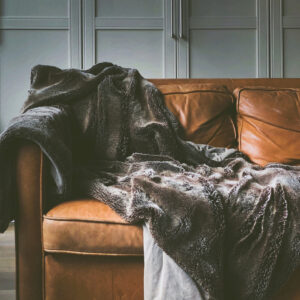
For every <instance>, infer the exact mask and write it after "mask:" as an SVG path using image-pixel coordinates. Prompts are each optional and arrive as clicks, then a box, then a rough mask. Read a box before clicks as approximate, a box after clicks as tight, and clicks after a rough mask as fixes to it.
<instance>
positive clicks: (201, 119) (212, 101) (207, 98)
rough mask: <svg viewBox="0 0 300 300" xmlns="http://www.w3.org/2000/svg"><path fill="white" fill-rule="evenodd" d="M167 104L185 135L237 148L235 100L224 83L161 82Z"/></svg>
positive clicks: (192, 138)
mask: <svg viewBox="0 0 300 300" xmlns="http://www.w3.org/2000/svg"><path fill="white" fill-rule="evenodd" d="M157 87H158V89H159V90H160V91H161V92H162V94H163V95H164V100H165V104H166V106H167V107H168V109H169V110H170V111H171V112H172V113H173V114H174V115H175V117H176V118H177V119H178V121H179V122H180V123H181V125H182V127H183V129H184V130H183V133H182V138H183V139H185V140H190V141H192V142H194V143H198V144H209V145H212V146H216V147H235V146H236V130H235V122H234V118H233V116H234V111H235V108H234V101H233V96H232V94H231V93H230V92H229V91H228V90H227V89H226V88H225V87H223V86H221V85H214V84H167V85H158V86H157Z"/></svg>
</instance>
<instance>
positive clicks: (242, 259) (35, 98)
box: [0, 63, 300, 300]
mask: <svg viewBox="0 0 300 300" xmlns="http://www.w3.org/2000/svg"><path fill="white" fill-rule="evenodd" d="M181 130H182V129H181V127H180V124H179V123H178V121H177V120H176V118H175V117H174V115H173V114H172V113H171V112H169V111H168V109H167V108H166V107H165V106H164V100H163V96H162V94H161V93H160V92H159V90H158V89H157V88H156V87H155V86H154V85H153V84H152V83H150V82H148V81H147V80H145V79H144V78H143V77H142V76H141V75H140V74H139V72H138V71H137V70H134V69H128V68H122V67H119V66H117V65H113V64H111V63H100V64H97V65H95V66H93V67H92V68H91V69H89V70H85V71H82V70H76V69H67V70H61V69H59V68H56V67H52V66H44V65H38V66H36V67H34V68H33V69H32V72H31V88H30V90H29V96H28V98H27V100H26V102H25V104H24V107H23V109H22V113H21V114H20V115H19V116H17V117H16V118H14V119H13V120H12V121H11V123H10V125H9V127H8V128H7V129H6V130H5V131H4V132H3V133H2V134H1V137H0V169H1V173H0V176H1V177H0V178H1V180H0V231H1V232H3V231H5V229H6V228H7V225H8V222H9V221H10V220H12V219H13V218H14V217H15V215H14V212H15V197H16V195H15V188H14V185H15V179H16V178H15V171H14V170H15V169H14V165H15V161H16V159H15V158H16V157H15V155H16V153H15V151H16V150H15V149H17V146H18V144H19V143H20V141H22V140H24V139H26V140H30V141H33V142H35V143H37V144H38V145H39V146H40V147H41V149H42V151H43V152H44V153H45V155H46V157H47V158H48V161H49V163H48V168H47V172H48V175H47V178H50V179H49V180H48V182H47V183H46V184H47V192H46V193H47V195H48V197H47V198H48V202H49V203H50V205H54V204H55V203H58V202H60V201H63V200H65V199H69V198H70V197H74V196H79V195H82V196H85V197H94V198H96V199H99V200H101V201H103V202H104V203H106V204H108V205H109V206H110V207H112V208H113V209H114V210H115V211H116V212H117V213H119V214H120V215H121V216H122V217H123V218H125V219H126V220H127V221H129V222H131V223H142V222H144V221H147V222H149V226H150V231H151V234H152V236H153V237H154V239H155V240H156V242H157V243H158V245H159V246H160V247H161V248H162V249H163V250H164V251H165V252H166V253H167V254H168V255H170V257H172V258H173V259H174V260H175V261H176V263H177V264H178V265H179V266H180V267H181V268H183V270H185V271H186V272H187V273H188V274H189V275H190V276H191V277H192V279H193V280H194V281H195V283H196V285H197V287H198V289H199V291H200V294H201V296H202V297H203V299H219V300H221V299H231V300H232V299H238V300H243V299H249V300H250V299H251V300H253V299H268V298H270V297H271V296H272V295H273V294H274V293H275V292H276V291H277V290H278V288H279V287H280V286H282V284H283V283H284V282H285V281H286V279H287V278H288V277H289V275H290V274H291V272H292V271H294V270H295V268H296V267H297V266H298V265H299V261H300V260H299V259H300V218H299V216H300V211H299V210H300V167H294V166H286V165H281V164H275V163H274V164H269V165H267V166H266V167H264V168H262V167H259V166H257V165H254V164H252V163H250V162H249V160H248V159H247V158H246V157H245V156H244V155H243V154H242V153H240V152H238V151H237V150H235V149H225V148H214V147H210V146H207V145H198V144H194V143H192V142H188V141H183V140H182V139H181V138H180V136H181V133H180V132H181ZM49 195H50V196H49Z"/></svg>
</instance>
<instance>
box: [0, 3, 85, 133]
mask: <svg viewBox="0 0 300 300" xmlns="http://www.w3.org/2000/svg"><path fill="white" fill-rule="evenodd" d="M37 64H50V65H55V66H58V67H61V68H68V67H78V68H81V66H82V53H81V0H43V1H42V2H41V1H40V0H26V1H24V0H3V1H1V2H0V131H2V130H3V129H4V128H5V127H6V126H7V125H8V121H9V120H10V119H11V118H12V117H13V116H15V115H17V114H18V112H19V111H20V108H21V106H22V103H23V102H24V101H25V99H26V97H27V90H28V88H29V80H30V70H31V68H32V67H33V66H34V65H37Z"/></svg>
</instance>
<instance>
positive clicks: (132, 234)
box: [43, 199, 143, 256]
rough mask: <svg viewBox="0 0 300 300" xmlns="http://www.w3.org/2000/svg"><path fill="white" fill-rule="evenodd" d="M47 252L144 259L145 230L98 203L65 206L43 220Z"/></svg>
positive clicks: (54, 210) (78, 202) (71, 202)
mask: <svg viewBox="0 0 300 300" xmlns="http://www.w3.org/2000/svg"><path fill="white" fill-rule="evenodd" d="M43 233H44V234H43V238H44V250H45V251H46V252H59V253H80V254H86V255H91V254H94V255H127V256H128V255H135V256H142V255H143V230H142V227H141V226H136V225H130V224H128V223H126V222H125V221H124V220H122V219H121V217H119V216H118V215H117V214H116V213H115V212H114V211H113V210H112V209H111V208H109V207H108V206H107V205H105V204H103V203H101V202H100V201H98V200H88V199H83V200H75V201H68V202H64V203H62V204H60V205H58V206H56V207H54V208H53V209H52V210H50V211H49V212H48V213H47V214H46V215H45V216H44V222H43Z"/></svg>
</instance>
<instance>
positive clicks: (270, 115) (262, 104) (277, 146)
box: [234, 87, 300, 165]
mask: <svg viewBox="0 0 300 300" xmlns="http://www.w3.org/2000/svg"><path fill="white" fill-rule="evenodd" d="M234 94H235V96H236V98H237V103H236V105H237V113H238V132H239V150H240V151H242V152H244V153H246V154H247V155H248V156H249V158H250V159H251V160H252V161H253V162H255V163H257V164H260V165H266V164H267V163H270V162H279V163H284V164H292V165H297V164H300V89H278V88H276V89H274V88H273V89H272V88H264V87H262V88H253V87H252V88H241V89H236V90H235V91H234Z"/></svg>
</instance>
